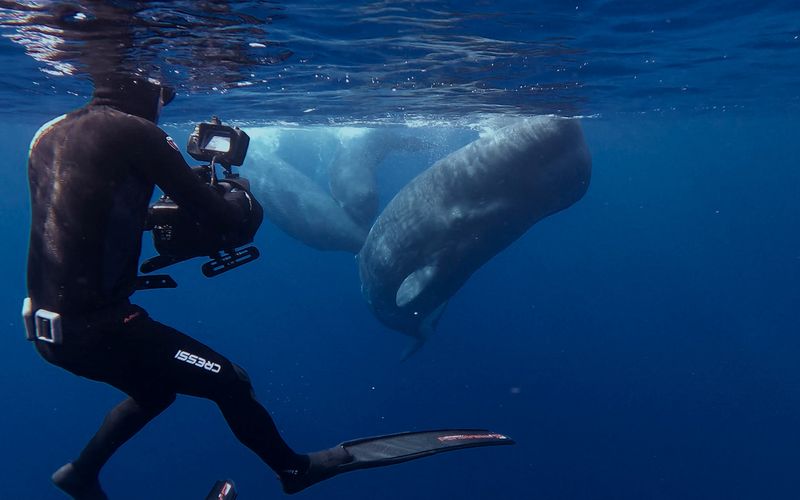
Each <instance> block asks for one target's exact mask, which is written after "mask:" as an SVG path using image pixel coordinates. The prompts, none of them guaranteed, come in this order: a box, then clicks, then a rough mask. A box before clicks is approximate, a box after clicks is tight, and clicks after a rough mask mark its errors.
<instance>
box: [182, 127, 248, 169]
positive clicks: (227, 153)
mask: <svg viewBox="0 0 800 500" xmlns="http://www.w3.org/2000/svg"><path fill="white" fill-rule="evenodd" d="M249 145H250V136H248V135H247V134H246V133H245V132H244V130H242V129H240V128H239V127H229V126H227V125H223V124H222V123H221V122H220V120H219V118H218V117H216V116H214V117H212V118H211V121H210V122H209V123H199V124H197V126H195V128H194V132H192V134H191V135H190V136H189V143H188V144H187V145H186V152H187V153H189V155H190V156H191V157H192V158H194V159H195V160H197V161H207V162H209V163H219V164H220V165H222V166H223V167H231V166H236V167H238V166H240V165H241V164H242V163H244V157H245V155H247V148H248V146H249Z"/></svg>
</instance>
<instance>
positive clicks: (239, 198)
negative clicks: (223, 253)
mask: <svg viewBox="0 0 800 500" xmlns="http://www.w3.org/2000/svg"><path fill="white" fill-rule="evenodd" d="M217 186H218V189H220V190H221V192H222V197H223V198H224V199H225V201H226V202H227V203H228V205H229V206H231V207H232V208H233V210H234V212H235V213H236V214H237V216H236V222H235V223H234V225H233V226H232V227H229V228H227V230H226V231H225V239H226V241H227V242H229V243H230V244H231V246H234V247H238V246H242V245H245V244H247V243H250V242H251V241H253V237H254V236H255V234H256V232H257V231H258V228H259V227H261V222H262V221H263V220H264V209H263V208H262V207H261V204H260V203H259V202H258V200H256V198H255V196H253V193H251V192H250V182H249V181H248V180H247V179H244V178H241V177H240V178H237V179H224V180H221V181H219V183H218V184H217Z"/></svg>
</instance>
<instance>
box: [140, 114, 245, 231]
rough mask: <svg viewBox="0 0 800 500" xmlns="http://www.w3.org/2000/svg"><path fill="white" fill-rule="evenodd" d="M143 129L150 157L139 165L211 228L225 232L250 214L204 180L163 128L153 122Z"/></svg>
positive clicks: (143, 145) (182, 206) (156, 182)
mask: <svg viewBox="0 0 800 500" xmlns="http://www.w3.org/2000/svg"><path fill="white" fill-rule="evenodd" d="M143 132H144V133H145V135H146V137H144V138H143V139H144V140H142V142H141V143H140V144H141V146H142V147H145V148H146V149H147V152H146V157H147V159H142V160H141V161H140V162H138V164H137V168H138V169H139V170H140V172H141V173H142V174H143V175H144V176H145V177H146V178H147V179H148V180H150V181H151V182H153V183H154V184H156V185H157V186H158V187H159V188H161V190H162V191H164V193H165V194H166V195H167V196H169V197H170V198H172V199H173V200H174V201H175V203H177V204H178V206H180V207H181V208H182V209H186V210H187V211H188V212H189V213H190V214H192V215H193V216H194V217H196V218H197V220H198V221H199V222H200V223H201V224H203V225H207V226H208V227H209V228H210V229H213V230H216V231H220V232H225V231H228V230H230V229H231V228H233V227H237V226H238V225H240V224H241V223H242V220H243V219H244V218H245V217H246V216H247V214H245V213H242V210H241V209H240V207H239V206H238V205H237V204H234V203H229V202H228V201H226V200H225V198H224V197H223V195H222V193H220V192H219V191H218V190H217V189H215V188H213V187H211V186H209V185H208V184H206V183H205V182H203V181H202V180H201V179H200V178H199V177H198V176H197V174H196V173H194V172H193V171H192V169H191V168H190V167H189V165H187V164H186V161H185V160H184V159H183V156H182V155H181V153H180V152H179V151H178V149H177V146H175V145H174V144H175V143H174V142H172V139H170V138H169V137H168V136H167V134H166V133H165V132H164V131H163V130H161V129H159V128H158V127H155V126H153V127H147V130H144V131H143Z"/></svg>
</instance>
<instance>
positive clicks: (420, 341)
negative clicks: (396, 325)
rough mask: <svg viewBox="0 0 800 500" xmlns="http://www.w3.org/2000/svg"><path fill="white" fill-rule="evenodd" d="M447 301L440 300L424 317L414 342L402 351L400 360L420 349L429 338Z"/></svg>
mask: <svg viewBox="0 0 800 500" xmlns="http://www.w3.org/2000/svg"><path fill="white" fill-rule="evenodd" d="M449 303H450V301H449V300H446V301H444V302H442V303H441V304H439V307H437V308H436V309H434V310H433V312H432V313H431V314H430V315H428V317H427V318H425V320H424V321H423V322H422V324H421V325H420V327H419V331H418V335H417V336H416V337H415V338H414V343H413V344H411V345H410V346H408V348H407V349H406V350H405V351H403V355H402V356H401V357H400V361H401V362H402V361H405V360H407V359H408V358H410V357H411V356H413V355H414V354H416V352H417V351H419V350H420V349H422V346H424V345H425V342H427V341H428V339H429V338H431V335H433V332H435V331H436V327H437V326H438V325H439V320H440V319H442V314H444V310H445V308H447V304H449Z"/></svg>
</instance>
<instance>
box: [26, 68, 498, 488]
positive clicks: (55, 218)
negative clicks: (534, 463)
mask: <svg viewBox="0 0 800 500" xmlns="http://www.w3.org/2000/svg"><path fill="white" fill-rule="evenodd" d="M94 85H95V88H94V93H93V96H92V100H91V101H90V102H89V103H88V104H87V105H86V106H84V107H83V108H80V109H78V110H76V111H73V112H71V113H69V114H66V115H64V116H61V117H59V118H56V119H54V120H52V121H51V122H49V123H47V124H45V125H44V126H43V127H42V128H41V129H40V130H39V132H37V134H36V136H35V137H34V138H33V141H32V142H31V149H30V156H29V159H28V175H29V182H30V196H31V232H30V243H29V250H28V268H27V288H28V298H26V299H25V301H24V307H23V316H24V317H25V319H26V331H27V336H28V338H29V339H30V340H32V341H33V342H34V344H35V346H36V349H37V351H38V352H39V354H40V355H41V356H42V357H43V358H44V359H45V360H47V361H48V362H50V363H52V364H54V365H56V366H59V367H61V368H63V369H65V370H68V371H69V372H71V373H73V374H75V375H78V376H81V377H85V378H87V379H91V380H94V381H99V382H104V383H107V384H110V385H111V386H113V387H115V388H117V389H119V390H120V391H122V392H123V393H125V394H126V395H127V398H126V399H125V400H123V401H122V402H121V403H119V404H118V405H117V406H116V407H114V408H113V409H112V410H111V411H110V412H109V413H108V414H107V415H106V417H105V419H104V421H103V423H102V424H101V425H100V428H99V429H98V430H97V432H96V433H95V435H94V436H93V437H92V438H91V439H90V440H89V442H88V443H87V444H86V446H85V447H84V448H83V450H82V451H81V452H80V454H79V455H78V457H77V458H75V459H74V460H72V461H71V462H68V463H67V464H65V465H63V466H62V467H61V468H59V469H58V470H57V471H56V472H55V473H54V474H53V475H52V481H53V483H54V484H55V485H56V486H57V487H58V488H60V489H61V490H62V491H64V492H65V493H67V494H68V495H70V496H72V497H73V498H75V499H80V500H98V499H106V498H107V496H106V494H105V492H104V491H103V489H102V487H101V485H100V481H99V474H100V470H101V469H102V467H103V466H104V464H105V463H106V462H107V461H108V460H109V458H110V457H111V456H112V454H113V453H114V452H115V451H116V450H117V449H119V447H120V446H122V445H123V444H124V443H125V442H126V441H128V440H129V439H130V438H132V437H133V436H134V435H135V434H136V433H137V432H139V431H140V430H141V429H142V428H143V427H144V426H145V425H147V423H148V422H150V421H151V420H152V419H153V418H155V417H156V416H158V415H159V414H160V413H161V412H162V411H164V410H165V409H166V408H167V407H169V406H170V405H171V404H172V403H173V402H174V401H175V398H176V395H177V394H186V395H191V396H197V397H201V398H206V399H209V400H211V401H213V402H214V403H216V404H217V406H218V407H219V409H220V410H221V412H222V415H223V416H224V418H225V420H226V422H227V423H228V425H229V426H230V428H231V430H232V431H233V433H234V435H235V436H236V437H237V438H238V439H239V441H240V442H242V443H243V444H244V445H245V446H247V447H248V448H249V449H250V450H252V451H253V452H254V453H255V454H256V455H258V457H260V458H261V459H262V460H263V461H264V462H265V463H266V464H267V465H268V466H269V467H270V468H271V469H272V470H273V471H275V472H276V474H277V475H278V478H279V480H280V482H281V484H282V487H283V490H284V492H286V493H289V494H291V493H296V492H298V491H301V490H303V489H305V488H307V487H308V486H310V485H312V484H315V483H317V482H319V481H322V480H324V479H327V478H330V477H333V476H335V475H337V474H340V473H342V472H348V471H350V470H356V469H363V468H369V467H376V466H381V465H391V464H393V463H399V462H403V461H406V460H412V459H415V458H419V457H423V456H428V455H432V454H435V453H440V452H443V451H450V450H456V449H461V448H466V447H474V446H490V445H496V444H512V443H513V441H511V440H510V439H509V438H508V437H506V436H502V435H499V434H495V433H491V432H489V431H484V430H477V431H476V430H466V431H465V430H446V431H425V432H411V433H404V434H396V435H390V436H378V437H376V438H369V439H360V440H355V441H349V442H345V443H342V444H340V445H338V446H335V447H333V448H331V449H328V450H323V451H320V452H315V453H310V454H300V453H296V452H295V451H294V450H293V449H292V448H291V447H290V446H289V445H288V444H287V443H286V442H285V441H284V440H283V438H282V437H281V436H280V434H279V432H278V430H277V428H276V426H275V424H274V423H273V420H272V418H271V416H270V415H269V413H268V412H267V410H266V409H265V408H264V407H263V406H262V405H261V404H260V403H259V402H258V401H257V400H256V398H255V395H254V392H253V387H252V385H251V383H250V379H249V378H248V376H247V374H246V373H245V371H244V370H243V369H242V368H241V367H239V366H237V365H236V364H234V363H232V362H231V361H230V360H228V359H227V358H226V357H224V356H223V355H221V354H219V353H217V352H215V351H214V350H213V349H211V348H210V347H208V346H206V345H204V344H202V343H200V342H198V341H197V340H195V339H193V338H191V337H189V336H187V335H185V334H183V333H181V332H179V331H177V330H175V329H174V328H170V327H169V326H167V325H164V324H162V323H159V322H157V321H155V320H154V319H152V318H151V317H150V316H149V315H148V313H147V312H146V311H145V310H144V309H143V308H141V307H139V306H137V305H135V304H133V303H131V301H130V296H131V295H132V294H133V293H134V291H135V290H136V289H137V284H138V283H139V281H138V277H137V263H138V260H139V256H140V253H141V243H142V234H143V230H144V229H145V227H146V219H147V215H148V206H149V203H150V200H151V197H152V194H153V192H154V188H155V186H158V187H159V188H160V189H161V190H162V191H163V192H164V193H165V194H166V195H168V196H169V197H170V198H171V199H172V200H174V201H175V203H176V204H177V205H178V206H179V207H180V208H181V209H182V210H185V211H186V212H187V213H189V214H190V215H191V217H192V218H194V219H195V220H196V223H197V224H198V225H200V226H201V227H202V228H203V230H204V231H206V232H207V233H208V234H210V235H213V237H214V238H215V239H217V240H220V241H225V242H227V243H229V246H230V247H236V246H239V245H240V244H245V243H248V242H250V241H252V238H253V235H254V234H255V233H256V231H257V230H258V228H259V226H260V224H261V221H262V219H263V210H262V208H261V206H260V205H259V204H258V202H257V201H256V200H255V198H254V197H253V195H252V193H250V192H249V189H247V186H249V184H248V183H247V182H246V181H245V180H244V179H238V182H237V183H235V185H236V186H238V188H236V189H234V188H233V187H232V186H233V184H231V183H223V182H220V183H218V184H213V185H212V184H209V183H206V182H203V181H202V180H201V178H200V177H198V175H196V174H195V173H194V172H193V171H192V169H191V167H189V166H188V165H187V163H186V162H185V161H184V159H183V156H182V155H181V153H180V151H179V150H178V147H177V146H176V145H175V143H174V142H173V140H172V139H171V138H170V137H169V136H167V134H166V133H165V132H164V131H163V130H161V129H160V128H159V127H158V126H157V125H156V123H157V122H158V118H159V114H160V112H161V109H162V107H163V106H165V105H167V104H169V102H170V101H171V100H172V98H173V97H174V91H172V89H171V88H169V87H167V86H164V85H162V84H160V83H158V82H155V81H153V80H149V79H147V78H144V77H141V76H136V75H118V74H111V75H103V76H96V77H95V78H94ZM226 186H227V187H226Z"/></svg>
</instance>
